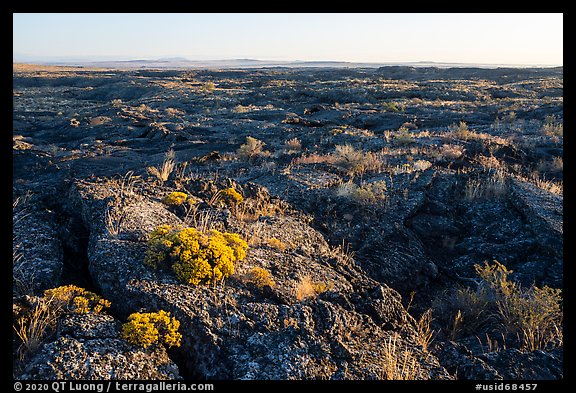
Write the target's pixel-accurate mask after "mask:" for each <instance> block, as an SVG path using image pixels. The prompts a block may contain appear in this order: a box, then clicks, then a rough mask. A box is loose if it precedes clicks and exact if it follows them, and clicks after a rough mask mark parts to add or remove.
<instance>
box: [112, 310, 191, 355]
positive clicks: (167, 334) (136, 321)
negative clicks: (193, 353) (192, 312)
mask: <svg viewBox="0 0 576 393" xmlns="http://www.w3.org/2000/svg"><path fill="white" fill-rule="evenodd" d="M179 327H180V322H179V321H178V320H177V319H176V318H174V317H170V313H169V312H166V311H163V310H160V311H159V312H151V313H134V314H130V316H129V317H128V322H126V323H125V324H124V325H122V338H123V339H124V340H126V341H128V342H129V343H130V344H132V345H136V346H141V347H143V348H147V347H148V346H150V345H152V344H156V343H159V342H162V343H164V344H166V345H168V346H169V347H179V346H180V343H181V339H182V335H181V334H180V333H179V332H178V328H179Z"/></svg>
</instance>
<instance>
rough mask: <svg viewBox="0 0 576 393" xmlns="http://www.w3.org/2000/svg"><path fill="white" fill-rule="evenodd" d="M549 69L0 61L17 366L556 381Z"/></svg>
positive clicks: (100, 374)
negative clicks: (7, 125) (7, 67)
mask: <svg viewBox="0 0 576 393" xmlns="http://www.w3.org/2000/svg"><path fill="white" fill-rule="evenodd" d="M562 72H563V70H562V68H548V69H544V68H527V69H512V68H510V69H506V68H499V69H471V68H470V69H467V68H451V69H441V68H424V67H422V68H419V67H416V68H411V67H382V68H374V69H368V68H366V69H364V68H356V69H332V68H307V69H298V68H294V69H289V68H271V69H252V70H249V69H228V70H168V69H140V70H138V69H133V70H96V69H80V68H64V67H57V68H54V69H44V68H43V69H35V68H34V67H33V66H26V67H17V66H15V68H14V74H13V90H14V94H13V104H14V112H13V328H14V334H13V364H14V376H15V377H16V378H21V379H107V378H109V376H110V375H115V376H116V377H117V378H120V379H144V378H152V379H154V378H157V379H176V378H179V377H183V378H185V379H220V380H222V379H336V380H341V379H381V380H386V379H400V380H407V379H419V380H430V379H438V380H455V379H470V380H479V379H494V380H501V379H507V380H514V379H516V380H534V379H562V378H563V368H562V363H563V360H562V359H563V342H564V339H563V323H564V318H563V307H564V303H563V287H562V285H563V75H562ZM64 354H68V355H69V356H68V355H66V356H64ZM102 354H112V355H110V356H104V355H102ZM118 359H126V361H123V362H121V361H120V360H118ZM131 363H133V364H135V365H136V367H132V368H131V367H129V365H130V364H131ZM80 365H82V367H80ZM138 370H141V371H138Z"/></svg>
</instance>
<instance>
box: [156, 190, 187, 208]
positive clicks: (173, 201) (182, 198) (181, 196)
mask: <svg viewBox="0 0 576 393" xmlns="http://www.w3.org/2000/svg"><path fill="white" fill-rule="evenodd" d="M186 201H188V202H192V199H188V194H186V193H184V192H180V191H173V192H171V193H170V194H168V195H166V196H165V197H164V199H162V202H164V203H165V204H167V205H170V206H180V205H182V204H183V203H184V202H186Z"/></svg>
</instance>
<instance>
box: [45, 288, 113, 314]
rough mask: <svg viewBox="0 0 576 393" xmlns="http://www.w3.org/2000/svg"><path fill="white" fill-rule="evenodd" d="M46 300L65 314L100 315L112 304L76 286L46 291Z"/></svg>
mask: <svg viewBox="0 0 576 393" xmlns="http://www.w3.org/2000/svg"><path fill="white" fill-rule="evenodd" d="M44 298H46V299H48V300H50V301H51V302H52V304H54V305H55V306H57V307H59V308H60V309H62V310H63V311H65V312H73V313H75V314H88V313H90V312H93V313H95V314H98V313H100V312H102V310H104V309H105V308H109V307H110V302H109V301H108V300H106V299H103V298H102V297H100V296H98V295H96V294H95V293H94V292H90V291H88V290H86V289H84V288H80V287H77V286H76V285H63V286H60V287H57V288H52V289H47V290H46V291H44Z"/></svg>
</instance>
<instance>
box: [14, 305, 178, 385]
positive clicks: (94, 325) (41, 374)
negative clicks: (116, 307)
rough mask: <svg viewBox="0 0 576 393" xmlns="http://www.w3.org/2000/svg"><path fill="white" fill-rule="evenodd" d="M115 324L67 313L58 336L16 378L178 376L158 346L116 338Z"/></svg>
mask: <svg viewBox="0 0 576 393" xmlns="http://www.w3.org/2000/svg"><path fill="white" fill-rule="evenodd" d="M119 337H120V333H119V323H118V322H117V321H115V320H114V319H113V318H112V317H110V316H108V315H104V314H85V315H73V316H67V317H65V318H64V320H63V321H62V327H61V331H60V335H59V337H58V338H57V339H56V340H55V341H52V342H49V343H47V344H45V345H44V346H42V348H41V349H40V350H39V351H38V352H37V353H36V354H35V355H34V357H33V358H32V359H31V360H30V361H29V362H28V364H27V366H26V368H25V369H24V371H23V372H22V374H21V375H19V376H17V377H18V379H24V380H25V379H35V380H38V379H40V380H42V379H44V380H54V379H58V380H61V379H66V380H69V379H74V380H76V379H81V380H82V379H83V380H100V379H125V380H131V379H179V372H178V367H177V366H176V365H175V364H174V363H173V362H172V360H170V358H169V357H168V355H167V353H166V350H165V349H164V348H163V347H162V346H153V347H150V348H148V349H146V350H143V349H141V348H137V347H134V346H132V345H130V344H128V343H127V342H126V341H124V340H123V339H121V338H119Z"/></svg>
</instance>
